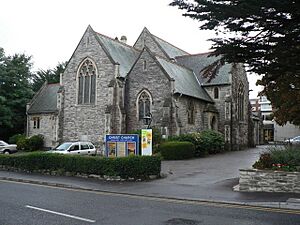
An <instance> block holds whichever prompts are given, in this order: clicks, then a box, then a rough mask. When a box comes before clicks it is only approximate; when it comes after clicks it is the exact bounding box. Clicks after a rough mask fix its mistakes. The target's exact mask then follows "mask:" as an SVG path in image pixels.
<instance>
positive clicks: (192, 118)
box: [187, 100, 195, 124]
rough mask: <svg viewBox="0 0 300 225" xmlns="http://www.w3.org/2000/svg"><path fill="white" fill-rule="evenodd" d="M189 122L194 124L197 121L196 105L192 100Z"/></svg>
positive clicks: (189, 106) (189, 108)
mask: <svg viewBox="0 0 300 225" xmlns="http://www.w3.org/2000/svg"><path fill="white" fill-rule="evenodd" d="M187 112H188V124H194V123H195V106H194V102H193V101H192V100H190V101H188V108H187Z"/></svg>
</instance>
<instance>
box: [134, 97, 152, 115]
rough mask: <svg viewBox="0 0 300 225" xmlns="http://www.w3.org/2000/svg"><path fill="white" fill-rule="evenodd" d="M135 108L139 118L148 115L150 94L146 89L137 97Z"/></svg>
mask: <svg viewBox="0 0 300 225" xmlns="http://www.w3.org/2000/svg"><path fill="white" fill-rule="evenodd" d="M137 103H138V104H137V109H138V117H139V120H142V119H143V118H144V117H146V116H149V115H150V112H151V107H150V105H151V96H150V94H149V93H148V92H147V91H143V92H142V93H141V94H140V95H139V96H138V99H137Z"/></svg>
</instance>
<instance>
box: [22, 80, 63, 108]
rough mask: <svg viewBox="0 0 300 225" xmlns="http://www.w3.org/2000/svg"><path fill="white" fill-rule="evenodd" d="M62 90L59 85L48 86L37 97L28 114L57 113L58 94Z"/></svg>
mask: <svg viewBox="0 0 300 225" xmlns="http://www.w3.org/2000/svg"><path fill="white" fill-rule="evenodd" d="M59 88H60V85H59V83H57V84H47V85H46V86H45V87H44V88H43V89H42V90H41V91H40V92H39V93H37V96H35V98H34V100H33V102H32V104H31V105H30V108H29V109H28V111H27V113H28V114H38V113H54V112H56V111H57V92H58V90H59Z"/></svg>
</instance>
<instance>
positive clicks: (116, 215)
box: [0, 181, 300, 225]
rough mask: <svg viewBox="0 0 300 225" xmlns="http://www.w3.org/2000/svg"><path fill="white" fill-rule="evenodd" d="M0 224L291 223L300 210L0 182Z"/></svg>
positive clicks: (298, 217) (295, 221) (298, 221)
mask: <svg viewBox="0 0 300 225" xmlns="http://www.w3.org/2000/svg"><path fill="white" fill-rule="evenodd" d="M133 188H134V187H133ZM0 224H1V225H25V224H26V225H28V224H34V225H43V224H45V225H65V224H66V225H77V224H78V225H82V224H101V225H105V224H109V225H118V224H120V225H126V224H128V225H135V224H137V225H147V224H155V225H159V224H162V225H179V224H187V225H197V224H201V225H227V224H228V225H233V224H238V225H252V224H253V225H257V224H259V225H296V224H300V211H299V210H298V211H293V210H287V209H270V208H262V207H252V206H242V205H232V204H219V203H209V202H201V201H187V200H175V199H168V198H155V197H142V196H134V195H126V194H118V193H108V192H99V191H98V192H96V191H84V190H78V189H68V188H61V187H48V186H43V185H36V184H25V183H20V182H12V181H0Z"/></svg>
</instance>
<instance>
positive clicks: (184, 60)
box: [176, 52, 232, 86]
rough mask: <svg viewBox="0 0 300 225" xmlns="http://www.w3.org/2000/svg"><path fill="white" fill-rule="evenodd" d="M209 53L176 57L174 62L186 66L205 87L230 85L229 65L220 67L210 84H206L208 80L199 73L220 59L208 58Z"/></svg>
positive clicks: (230, 66) (230, 67)
mask: <svg viewBox="0 0 300 225" xmlns="http://www.w3.org/2000/svg"><path fill="white" fill-rule="evenodd" d="M209 54H211V53H210V52H208V53H203V54H197V55H186V56H180V57H176V61H177V62H178V63H179V64H180V65H183V66H186V67H187V68H190V69H191V70H193V71H194V73H195V74H196V76H197V77H198V79H199V81H200V83H201V84H202V85H204V86H206V85H220V84H231V69H232V65H231V64H225V65H223V66H221V68H220V69H219V71H218V73H217V76H216V77H215V78H214V79H212V80H211V81H210V82H208V80H209V79H208V78H204V77H203V72H201V71H202V70H203V69H204V68H205V67H207V66H209V65H211V64H212V63H214V62H215V61H217V60H218V59H220V56H218V57H215V56H211V57H208V56H209Z"/></svg>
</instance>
